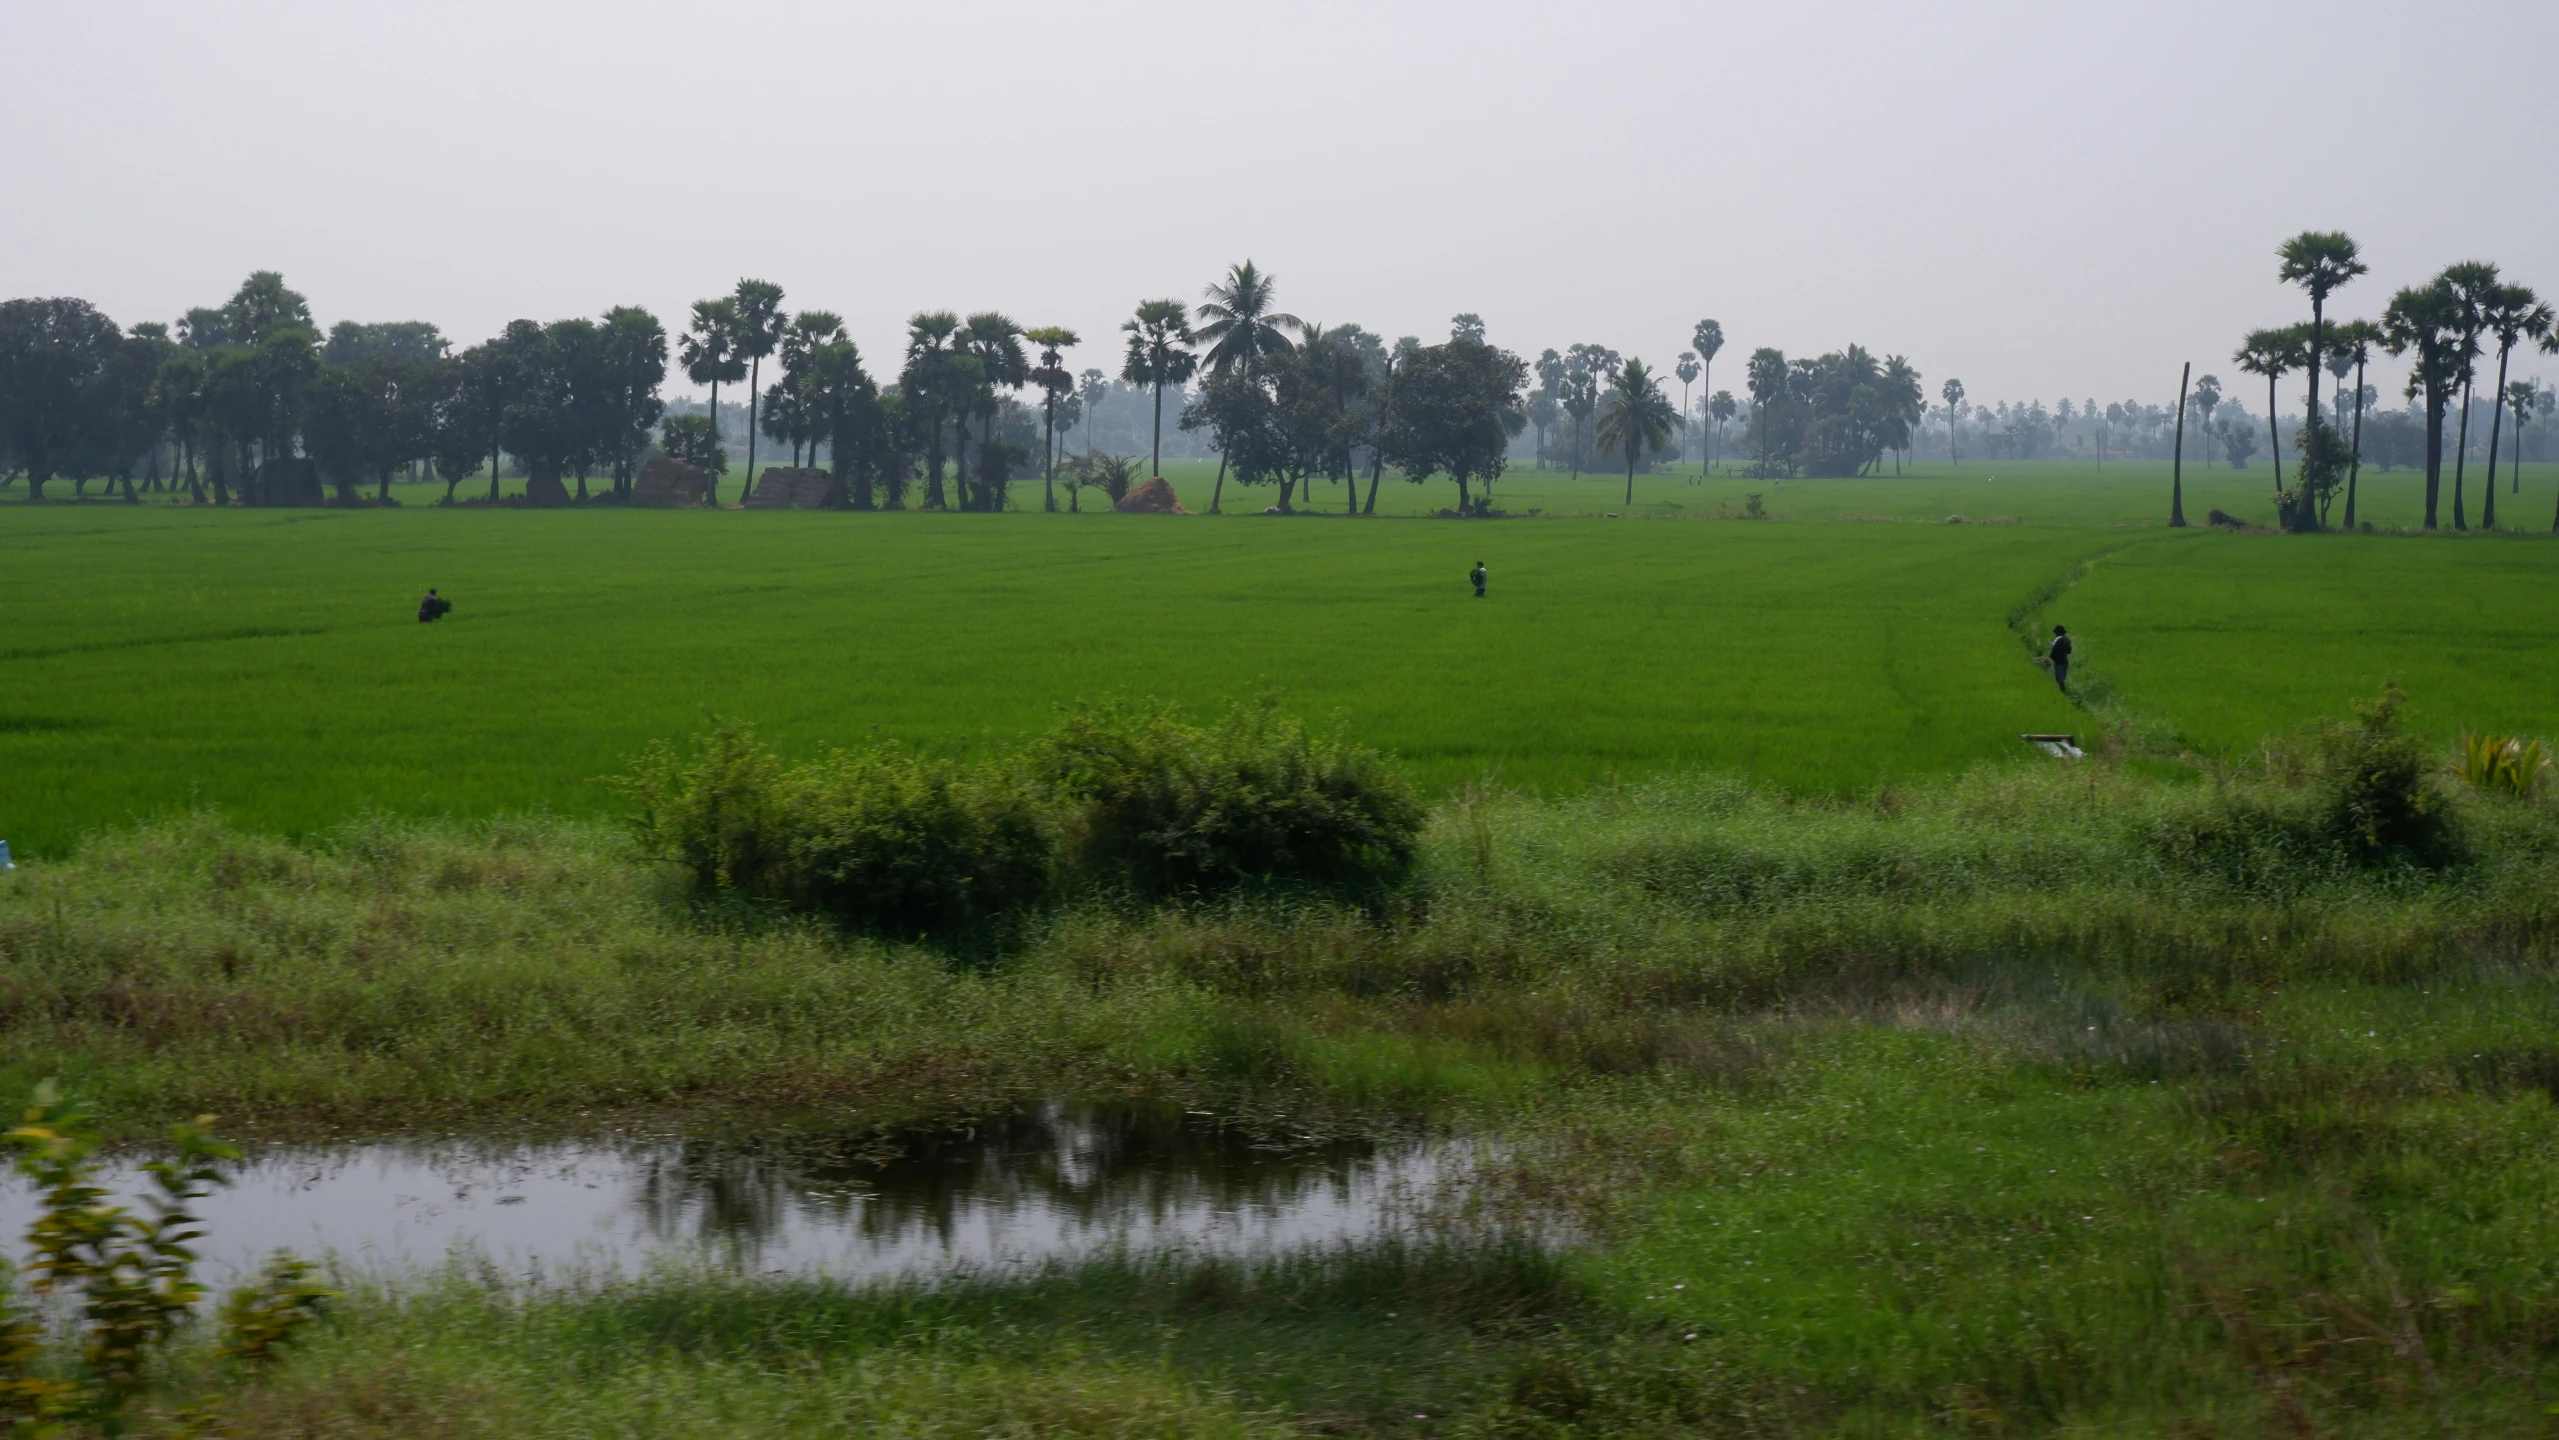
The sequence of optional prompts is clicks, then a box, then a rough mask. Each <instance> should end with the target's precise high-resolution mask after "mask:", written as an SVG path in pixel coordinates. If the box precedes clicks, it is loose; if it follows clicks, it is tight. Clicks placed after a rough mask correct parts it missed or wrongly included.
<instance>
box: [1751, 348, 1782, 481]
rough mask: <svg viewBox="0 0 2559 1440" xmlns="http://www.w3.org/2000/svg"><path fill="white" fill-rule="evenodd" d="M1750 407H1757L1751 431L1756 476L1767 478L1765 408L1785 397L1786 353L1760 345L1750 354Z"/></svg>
mask: <svg viewBox="0 0 2559 1440" xmlns="http://www.w3.org/2000/svg"><path fill="white" fill-rule="evenodd" d="M1745 373H1746V374H1748V375H1749V376H1750V403H1751V404H1753V405H1754V406H1757V407H1758V413H1757V415H1756V416H1755V417H1754V421H1753V424H1752V425H1751V429H1752V430H1754V431H1756V432H1757V433H1758V435H1759V473H1760V474H1761V475H1762V476H1763V477H1764V476H1766V475H1767V474H1768V407H1769V406H1771V405H1774V404H1776V403H1777V400H1778V397H1780V396H1782V395H1784V394H1785V393H1786V352H1785V351H1783V350H1780V349H1778V348H1776V347H1775V346H1773V345H1762V346H1760V347H1759V348H1758V349H1756V350H1753V351H1752V352H1750V364H1749V366H1748V367H1747V369H1746V371H1745Z"/></svg>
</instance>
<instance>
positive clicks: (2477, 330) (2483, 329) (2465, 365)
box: [2441, 260, 2503, 530]
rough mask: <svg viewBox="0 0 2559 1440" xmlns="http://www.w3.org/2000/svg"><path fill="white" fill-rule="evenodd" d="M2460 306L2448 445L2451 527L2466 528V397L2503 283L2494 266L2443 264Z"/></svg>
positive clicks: (2472, 385)
mask: <svg viewBox="0 0 2559 1440" xmlns="http://www.w3.org/2000/svg"><path fill="white" fill-rule="evenodd" d="M2441 279H2442V280H2443V282H2444V283H2445V284H2447V285H2449V286H2451V287H2452V294H2453V298H2454V299H2455V300H2456V301H2458V302H2459V303H2460V306H2461V349H2460V352H2459V360H2460V364H2461V432H2460V435H2459V436H2458V437H2457V438H2456V439H2455V440H2454V441H2453V445H2452V528H2453V529H2455V530H2467V529H2469V528H2470V522H2469V516H2468V514H2467V513H2466V507H2465V506H2464V504H2463V499H2462V482H2463V480H2464V479H2465V478H2466V477H2467V476H2468V475H2469V472H2470V397H2471V392H2472V391H2473V390H2474V389H2475V388H2477V386H2476V382H2477V381H2478V378H2479V337H2480V336H2482V335H2484V334H2486V333H2488V307H2489V305H2490V304H2491V303H2492V302H2493V301H2494V300H2495V299H2496V296H2497V292H2498V290H2499V289H2501V288H2502V286H2503V282H2502V281H2500V280H2499V279H2498V278H2497V267H2496V266H2494V265H2491V264H2489V263H2488V262H2487V261H2485V260H2464V261H2462V262H2461V263H2460V264H2458V265H2447V266H2445V267H2444V272H2443V275H2442V277H2441Z"/></svg>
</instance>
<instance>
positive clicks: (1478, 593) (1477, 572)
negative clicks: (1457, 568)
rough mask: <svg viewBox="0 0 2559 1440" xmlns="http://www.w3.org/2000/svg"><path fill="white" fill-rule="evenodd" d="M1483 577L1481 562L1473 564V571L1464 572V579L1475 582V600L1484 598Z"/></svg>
mask: <svg viewBox="0 0 2559 1440" xmlns="http://www.w3.org/2000/svg"><path fill="white" fill-rule="evenodd" d="M1484 575H1485V570H1484V562H1483V561H1481V560H1478V561H1476V562H1475V568H1474V569H1472V570H1469V571H1467V572H1466V578H1467V579H1469V580H1472V581H1474V582H1475V598H1476V599H1478V600H1481V599H1483V598H1484Z"/></svg>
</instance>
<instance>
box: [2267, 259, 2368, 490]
mask: <svg viewBox="0 0 2559 1440" xmlns="http://www.w3.org/2000/svg"><path fill="white" fill-rule="evenodd" d="M2275 254H2276V256H2277V258H2279V259H2280V260H2281V261H2282V262H2283V263H2282V265H2281V267H2280V268H2279V269H2278V271H2277V274H2278V276H2279V277H2280V278H2281V279H2282V280H2283V282H2284V283H2285V284H2287V285H2298V286H2300V287H2301V288H2302V289H2303V290H2305V291H2308V292H2309V294H2310V337H2309V348H2308V350H2307V351H2306V352H2305V354H2304V356H2303V363H2304V366H2305V368H2306V369H2307V370H2308V371H2309V375H2310V423H2311V424H2313V425H2316V424H2318V423H2319V351H2320V348H2321V346H2322V344H2323V343H2324V342H2325V341H2326V339H2327V318H2328V297H2329V296H2330V295H2333V294H2335V293H2336V291H2337V287H2338V286H2340V285H2343V284H2345V283H2346V282H2347V281H2349V280H2352V279H2354V278H2355V277H2356V276H2358V275H2361V274H2363V273H2364V272H2366V271H2367V270H2369V269H2371V268H2372V267H2371V266H2368V265H2366V264H2364V262H2363V260H2362V258H2361V252H2360V251H2359V250H2358V249H2357V247H2356V245H2355V242H2354V240H2353V238H2352V237H2351V236H2348V235H2347V234H2346V233H2345V232H2344V231H2342V230H2304V231H2302V232H2301V233H2300V234H2298V235H2295V236H2294V237H2292V238H2291V239H2289V240H2287V241H2285V242H2284V243H2283V244H2282V245H2281V246H2280V247H2278V248H2277V250H2276V251H2275ZM2282 468H2283V465H2282V457H2281V456H2277V457H2276V469H2277V470H2281V469H2282Z"/></svg>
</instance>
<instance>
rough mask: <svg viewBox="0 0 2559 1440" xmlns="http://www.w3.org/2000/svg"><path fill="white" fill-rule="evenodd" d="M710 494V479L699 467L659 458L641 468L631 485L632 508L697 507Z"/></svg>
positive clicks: (663, 457)
mask: <svg viewBox="0 0 2559 1440" xmlns="http://www.w3.org/2000/svg"><path fill="white" fill-rule="evenodd" d="M710 491H711V477H710V476H708V475H705V474H703V473H702V471H701V470H700V468H699V467H696V466H692V465H687V464H685V463H684V462H683V461H681V460H669V459H668V458H666V457H665V456H663V455H660V456H659V457H657V458H656V459H654V460H651V461H650V462H649V463H648V464H646V465H643V466H641V467H640V473H639V476H638V478H636V479H634V480H633V481H632V482H631V503H632V504H634V505H699V504H701V503H702V497H703V496H705V495H707V494H709V493H710Z"/></svg>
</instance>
